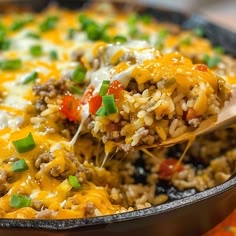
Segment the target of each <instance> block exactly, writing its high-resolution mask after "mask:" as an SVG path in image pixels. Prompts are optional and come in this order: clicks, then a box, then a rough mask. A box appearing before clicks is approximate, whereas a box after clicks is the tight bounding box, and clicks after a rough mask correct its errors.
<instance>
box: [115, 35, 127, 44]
mask: <svg viewBox="0 0 236 236" xmlns="http://www.w3.org/2000/svg"><path fill="white" fill-rule="evenodd" d="M113 42H114V43H125V42H127V38H126V37H125V36H122V35H116V36H115V37H114V38H113Z"/></svg>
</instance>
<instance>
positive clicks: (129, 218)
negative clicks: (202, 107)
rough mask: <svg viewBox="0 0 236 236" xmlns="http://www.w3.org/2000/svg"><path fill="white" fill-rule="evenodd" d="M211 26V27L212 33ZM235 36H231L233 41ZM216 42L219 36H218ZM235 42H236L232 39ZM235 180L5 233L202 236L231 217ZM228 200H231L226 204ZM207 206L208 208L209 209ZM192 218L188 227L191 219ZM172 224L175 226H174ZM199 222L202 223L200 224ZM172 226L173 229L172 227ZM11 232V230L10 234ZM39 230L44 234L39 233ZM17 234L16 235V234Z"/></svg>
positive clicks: (178, 18)
mask: <svg viewBox="0 0 236 236" xmlns="http://www.w3.org/2000/svg"><path fill="white" fill-rule="evenodd" d="M147 11H148V12H149V13H151V14H153V15H154V16H157V17H160V19H161V20H166V17H167V16H169V17H167V19H168V21H174V22H175V23H178V24H180V25H182V26H183V27H186V28H187V27H190V28H191V27H201V28H203V29H204V32H205V34H206V36H209V38H210V39H211V35H214V33H213V34H211V30H210V29H215V28H214V27H216V29H217V30H219V32H220V35H222V34H221V33H224V34H223V35H225V36H229V35H231V33H230V32H227V31H220V30H224V29H221V28H219V29H218V28H217V26H214V25H212V24H210V23H208V22H207V21H205V20H204V19H202V18H199V17H197V16H194V17H193V18H188V16H185V15H182V14H179V13H171V12H169V13H168V12H166V11H161V10H160V11H158V10H155V9H147ZM208 27H209V28H210V29H209V30H208ZM231 37H232V38H233V37H234V36H230V37H229V38H231ZM214 39H215V37H214ZM232 41H233V40H232ZM214 43H216V44H219V43H221V38H218V39H215V41H214ZM230 44H231V41H230V40H229V39H227V45H224V43H223V44H221V45H223V46H225V49H226V50H227V51H230V52H231V53H232V54H233V53H234V51H233V50H232V49H231V48H229V45H230ZM234 186H235V179H234V178H232V179H231V180H229V181H227V182H226V183H224V184H222V185H219V186H217V187H215V188H212V189H210V190H206V191H204V192H201V193H197V194H194V195H192V196H190V197H186V198H183V199H181V200H175V201H172V202H170V203H166V204H163V205H160V206H156V207H150V208H146V209H143V210H136V211H132V212H128V213H122V214H116V215H112V216H103V217H96V218H85V219H72V220H11V219H9V220H8V219H4V220H1V224H0V225H1V227H2V229H3V231H2V232H1V231H0V232H1V233H3V234H5V235H7V233H8V232H9V233H10V234H12V233H13V232H14V231H13V230H14V229H16V231H17V232H18V229H19V228H21V229H20V230H19V233H21V232H22V233H25V232H29V230H32V231H31V234H35V235H40V234H43V233H46V232H47V234H48V235H57V234H61V235H63V234H64V235H73V234H76V233H78V232H80V234H85V235H86V234H87V235H91V234H96V235H99V234H101V233H102V234H103V235H104V234H110V233H111V232H112V233H113V234H120V233H123V234H128V233H136V234H139V235H143V234H144V232H145V233H148V232H149V234H150V235H151V234H153V235H155V234H157V233H159V234H161V235H184V234H186V235H194V234H196V235H199V234H200V233H202V232H204V231H206V230H207V229H209V227H212V226H213V225H214V224H215V223H217V222H218V221H219V220H221V219H222V217H224V216H225V215H227V214H228V213H229V212H230V211H231V210H232V208H233V207H234V204H233V203H232V200H233V199H234V197H235V190H234ZM226 199H227V201H226ZM206 206H207V207H206ZM190 216H191V217H193V218H192V220H191V221H190V222H188V224H186V221H187V219H188V218H190ZM170 222H171V223H170ZM196 222H198V223H196ZM170 224H171V227H170ZM8 229H9V230H10V231H8ZM37 229H39V230H40V231H37ZM16 231H15V232H16Z"/></svg>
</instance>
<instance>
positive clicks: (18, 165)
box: [12, 159, 29, 172]
mask: <svg viewBox="0 0 236 236" xmlns="http://www.w3.org/2000/svg"><path fill="white" fill-rule="evenodd" d="M28 169H29V167H28V165H27V163H26V161H25V160H24V159H21V160H18V161H15V162H14V164H13V166H12V170H13V171H14V172H22V171H25V170H28Z"/></svg>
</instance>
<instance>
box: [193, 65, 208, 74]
mask: <svg viewBox="0 0 236 236" xmlns="http://www.w3.org/2000/svg"><path fill="white" fill-rule="evenodd" d="M195 69H197V70H200V71H204V72H207V71H208V67H207V66H206V65H204V64H198V65H196V66H195Z"/></svg>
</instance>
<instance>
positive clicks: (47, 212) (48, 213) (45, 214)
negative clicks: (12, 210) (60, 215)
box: [35, 209, 57, 219]
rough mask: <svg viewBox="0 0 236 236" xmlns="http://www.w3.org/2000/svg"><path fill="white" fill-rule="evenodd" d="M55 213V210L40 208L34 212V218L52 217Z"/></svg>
mask: <svg viewBox="0 0 236 236" xmlns="http://www.w3.org/2000/svg"><path fill="white" fill-rule="evenodd" d="M56 215H57V212H56V211H54V210H49V209H45V210H41V211H39V212H38V213H37V214H36V216H35V217H36V219H53V218H55V216H56Z"/></svg>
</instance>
